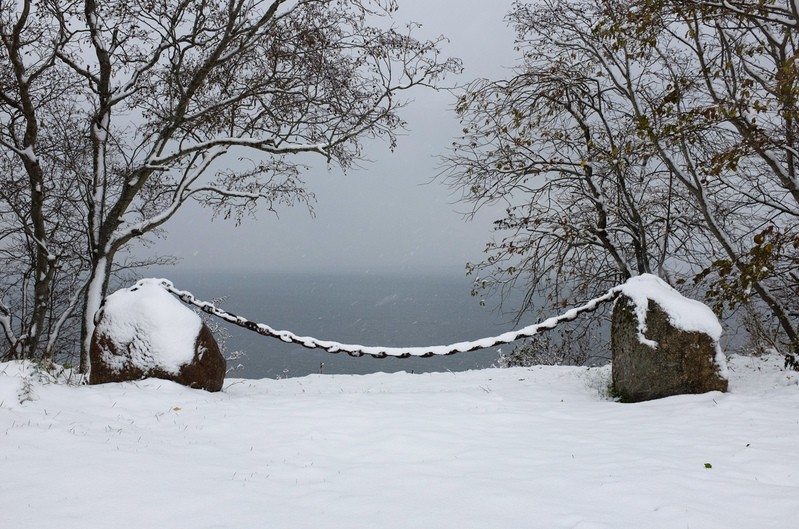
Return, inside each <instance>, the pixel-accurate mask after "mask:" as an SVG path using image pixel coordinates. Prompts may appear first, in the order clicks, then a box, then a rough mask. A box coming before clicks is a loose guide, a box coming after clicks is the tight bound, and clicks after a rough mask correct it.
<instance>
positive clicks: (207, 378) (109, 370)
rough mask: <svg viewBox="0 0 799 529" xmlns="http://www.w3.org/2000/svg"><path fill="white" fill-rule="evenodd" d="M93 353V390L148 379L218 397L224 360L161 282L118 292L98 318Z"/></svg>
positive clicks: (142, 283) (144, 282)
mask: <svg viewBox="0 0 799 529" xmlns="http://www.w3.org/2000/svg"><path fill="white" fill-rule="evenodd" d="M96 319H97V325H96V327H95V330H94V335H93V336H92V343H91V349H90V363H91V371H90V375H89V383H90V384H103V383H106V382H124V381H128V380H138V379H141V378H146V377H155V378H162V379H166V380H172V381H175V382H178V383H179V384H183V385H185V386H189V387H192V388H201V389H205V390H208V391H219V390H220V389H222V384H223V382H224V379H225V359H224V357H223V356H222V353H221V352H220V351H219V346H218V345H217V343H216V340H214V337H213V334H212V333H211V331H210V329H208V327H207V326H206V325H205V324H204V323H203V322H202V320H201V319H200V317H199V316H197V314H195V313H194V312H192V311H191V310H189V309H188V308H186V307H184V306H183V305H182V304H181V303H180V302H179V301H178V300H177V299H175V298H174V297H173V296H172V295H171V294H169V293H168V292H167V291H166V290H164V289H163V288H161V287H160V286H158V280H152V279H145V280H142V281H139V282H138V283H137V284H136V285H135V286H133V287H131V288H123V289H120V290H117V291H116V292H114V293H113V294H111V295H110V296H108V297H107V298H106V300H105V303H104V305H103V308H102V309H101V311H100V312H99V313H98V316H97V317H96Z"/></svg>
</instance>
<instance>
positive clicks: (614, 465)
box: [0, 356, 799, 529]
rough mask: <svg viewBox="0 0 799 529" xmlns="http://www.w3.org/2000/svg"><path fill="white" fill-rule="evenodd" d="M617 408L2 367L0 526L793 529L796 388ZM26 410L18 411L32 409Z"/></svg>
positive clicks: (456, 392) (734, 375)
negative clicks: (215, 389)
mask: <svg viewBox="0 0 799 529" xmlns="http://www.w3.org/2000/svg"><path fill="white" fill-rule="evenodd" d="M781 363H782V359H781V358H780V357H777V356H773V357H765V358H733V359H731V361H730V392H729V393H724V394H722V393H718V392H713V393H707V394H704V395H682V396H676V397H669V398H666V399H661V400H655V401H649V402H644V403H639V404H620V403H617V402H613V401H612V400H609V399H608V398H607V397H606V396H605V390H606V387H607V384H608V383H609V378H610V372H609V369H608V368H607V367H604V368H593V369H591V368H578V367H534V368H512V369H487V370H482V371H468V372H461V373H428V374H422V375H412V374H407V373H395V374H384V373H378V374H372V375H361V376H357V375H312V376H308V377H302V378H290V379H284V380H271V379H265V380H243V379H234V380H228V381H227V383H226V386H225V388H224V390H223V391H222V392H220V393H213V394H212V393H207V392H204V391H199V390H191V389H188V388H185V387H183V386H179V385H177V384H174V383H172V382H166V381H161V380H145V381H140V382H136V383H123V384H107V385H101V386H68V385H64V384H53V383H48V380H50V379H49V378H48V377H46V376H37V375H36V372H35V370H34V369H33V368H32V367H31V366H30V365H27V364H20V363H6V364H0V401H1V402H2V404H0V447H1V448H2V449H1V450H0V470H2V476H3V479H2V483H3V485H1V486H0V491H2V494H0V513H2V519H3V526H4V527H15V528H22V529H25V528H31V529H32V528H37V529H38V528H40V527H54V526H57V527H59V528H60V529H72V528H80V529H85V528H86V527H105V526H107V525H108V524H109V521H112V523H113V525H114V527H115V528H117V529H128V528H131V529H132V528H135V529H140V528H142V527H172V528H184V527H185V528H192V529H211V528H222V527H270V528H275V529H283V528H285V529H301V528H314V529H316V528H325V529H339V528H342V529H344V528H346V529H354V528H369V529H372V528H375V527H379V528H381V529H395V528H396V529H408V528H436V529H447V528H453V529H455V528H457V529H469V528H475V529H477V528H479V529H486V528H493V527H501V528H503V529H513V528H524V529H528V528H545V529H559V528H581V529H587V528H607V529H610V528H613V529H623V528H635V529H638V528H642V527H646V528H648V529H657V528H664V529H665V528H669V529H671V528H677V527H679V528H683V527H701V528H704V529H716V528H717V529H751V528H753V527H757V528H758V529H784V528H786V527H792V526H794V524H795V522H796V520H797V518H798V517H799V500H797V498H799V466H798V465H797V464H796V462H797V461H799V443H797V442H796V440H797V439H799V421H797V414H796V410H797V409H799V383H798V382H799V376H797V373H791V372H785V371H782V370H781V369H780V367H781ZM20 401H22V402H20Z"/></svg>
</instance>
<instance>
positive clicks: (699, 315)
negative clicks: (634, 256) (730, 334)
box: [620, 274, 729, 378]
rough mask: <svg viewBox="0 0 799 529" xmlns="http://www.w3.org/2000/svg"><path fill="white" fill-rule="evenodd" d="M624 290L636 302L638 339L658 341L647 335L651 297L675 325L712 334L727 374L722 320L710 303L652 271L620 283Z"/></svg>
mask: <svg viewBox="0 0 799 529" xmlns="http://www.w3.org/2000/svg"><path fill="white" fill-rule="evenodd" d="M620 290H621V293H622V294H624V295H625V296H627V297H628V298H629V299H630V300H631V301H632V302H633V305H635V313H636V317H637V318H638V321H639V327H638V339H639V341H640V342H641V343H644V344H647V345H649V346H650V347H657V342H654V341H653V340H650V339H648V338H646V337H645V336H644V333H645V332H646V313H647V310H648V308H649V301H650V300H652V301H654V302H655V303H657V304H658V305H659V306H660V308H662V309H663V311H664V312H665V313H666V314H667V315H668V317H669V322H670V323H671V324H672V325H673V326H674V327H676V328H678V329H681V330H683V331H687V332H701V333H704V334H707V335H708V336H710V338H711V339H712V340H713V341H714V342H715V344H716V357H715V361H716V364H717V365H718V366H719V375H720V376H722V377H723V378H728V375H729V373H728V371H727V366H726V360H725V358H724V354H723V352H722V351H721V346H720V345H719V340H720V339H721V331H722V329H721V323H720V322H719V319H718V318H717V317H716V315H715V314H714V313H713V311H712V310H710V307H708V306H707V305H705V304H704V303H702V302H700V301H696V300H693V299H689V298H686V297H684V296H683V295H682V294H680V293H679V292H677V291H676V290H674V289H673V288H672V287H671V286H669V285H668V283H666V282H665V281H663V280H662V279H660V278H659V277H657V276H655V275H652V274H642V275H640V276H636V277H632V278H630V279H628V280H627V282H626V283H624V285H622V286H621V287H620Z"/></svg>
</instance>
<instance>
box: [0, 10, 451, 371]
mask: <svg viewBox="0 0 799 529" xmlns="http://www.w3.org/2000/svg"><path fill="white" fill-rule="evenodd" d="M0 1H2V2H4V3H7V2H6V0H0ZM396 8H397V5H396V3H395V2H394V1H393V0H376V1H366V0H363V1H361V0H297V1H293V2H289V1H286V0H269V1H267V0H158V1H155V2H153V1H150V0H147V1H144V0H141V1H139V0H133V1H128V0H124V1H123V0H114V1H107V2H97V1H96V0H85V1H84V0H48V1H44V2H39V3H33V2H31V1H30V0H23V1H21V2H13V3H12V4H11V5H9V6H8V7H6V6H3V13H4V17H6V19H7V20H8V22H6V23H5V24H4V27H3V34H4V39H6V37H5V35H6V34H9V35H12V37H11V39H10V40H9V42H12V43H13V41H14V40H13V34H14V33H15V32H16V33H17V34H19V35H20V36H21V37H20V38H18V39H17V40H18V41H19V45H18V46H17V47H18V48H19V52H20V57H21V60H20V65H19V67H18V68H17V67H16V66H14V64H15V63H14V61H13V60H12V59H11V53H10V52H9V54H8V59H6V57H4V62H5V63H11V65H12V67H11V68H9V67H8V66H7V65H6V64H4V65H3V66H4V67H5V68H8V69H10V70H13V71H14V72H16V71H17V70H19V72H20V73H19V74H17V75H16V84H15V85H13V86H16V87H20V89H19V90H17V91H15V92H13V93H8V97H7V98H4V104H6V105H7V108H9V109H11V110H8V112H17V113H20V112H19V111H17V110H14V109H15V108H16V107H14V106H13V105H17V106H19V105H22V103H20V100H21V99H24V94H23V90H22V87H25V86H28V87H30V88H28V91H29V92H32V93H39V92H42V93H44V94H47V93H49V94H51V96H50V97H46V96H44V95H43V96H41V97H40V98H39V99H38V100H36V99H34V100H32V101H31V102H30V104H28V105H27V107H25V108H29V109H30V112H28V113H27V114H26V113H25V112H23V114H24V116H25V119H26V120H27V121H26V122H32V123H35V122H42V121H44V120H47V119H51V120H55V119H56V118H57V119H58V120H59V121H62V122H65V123H67V125H66V128H67V129H69V131H70V137H71V138H73V141H74V144H66V143H64V142H63V141H62V142H61V143H59V147H56V148H57V149H61V150H62V151H63V152H61V153H58V154H57V155H54V156H53V158H54V159H57V160H58V162H52V161H51V162H50V163H52V164H53V166H52V167H48V168H45V169H43V170H44V171H52V172H53V179H54V180H57V181H58V185H60V186H63V187H64V188H66V189H67V190H68V191H69V192H70V193H77V194H78V200H76V201H74V202H73V200H72V199H71V198H70V205H73V204H74V206H75V208H76V211H77V212H78V214H77V216H76V217H70V218H69V219H65V218H61V217H59V216H58V215H56V216H55V217H54V220H52V221H51V222H52V230H51V231H52V232H53V233H60V231H59V230H62V229H64V228H65V227H67V226H69V227H68V228H67V229H69V230H72V229H76V228H79V229H77V230H76V231H77V232H78V234H77V237H78V238H79V239H80V240H81V243H82V244H83V245H84V246H83V248H85V249H84V250H83V251H82V252H77V254H78V255H79V256H82V258H83V259H85V260H86V263H81V264H80V265H79V266H78V265H76V267H77V268H79V269H80V272H81V274H82V276H81V277H82V280H83V282H84V283H85V288H83V289H82V292H83V293H84V295H83V299H82V301H81V314H82V316H81V319H82V331H81V336H82V337H81V344H82V346H81V349H82V358H81V367H82V369H83V370H84V371H85V370H86V369H87V367H88V363H87V354H88V345H89V341H90V338H91V334H92V332H93V328H94V321H93V318H94V314H95V312H96V310H97V309H98V308H99V306H100V303H101V300H102V298H103V296H104V295H105V293H106V290H107V288H108V283H109V278H110V277H111V274H112V271H113V270H114V266H115V265H114V263H115V262H116V260H117V258H118V255H119V253H120V252H122V251H124V249H125V248H127V247H128V246H129V245H130V244H131V243H132V242H135V241H137V240H140V239H141V237H142V236H144V235H145V234H147V233H150V232H152V231H153V230H156V229H158V228H159V227H161V226H162V225H163V224H164V223H165V222H167V221H168V220H169V219H170V218H171V217H172V216H173V215H174V214H175V212H176V211H177V210H178V209H179V208H180V207H181V206H183V205H184V204H185V203H186V202H187V201H189V200H198V201H200V202H201V203H202V204H204V205H207V206H209V207H211V208H213V209H214V211H216V212H217V213H221V214H223V215H225V216H237V215H241V214H245V213H246V212H248V211H253V210H254V209H255V208H260V209H266V210H271V209H274V208H276V207H278V206H279V205H281V204H283V205H291V204H295V203H303V202H307V201H308V200H309V199H310V198H311V195H310V193H309V191H308V190H307V189H306V187H305V184H304V182H303V180H302V178H301V173H302V172H303V170H304V167H305V164H306V163H307V162H308V160H310V157H312V156H317V157H321V158H323V159H324V160H326V161H327V162H328V163H330V164H337V165H339V166H341V167H344V168H347V167H349V166H350V165H351V164H352V163H353V161H354V160H356V159H358V158H359V157H360V156H361V149H362V142H363V140H364V139H367V138H383V139H385V140H387V141H388V143H389V144H390V145H391V146H392V147H393V146H394V144H395V141H396V137H395V132H396V131H397V129H399V128H401V127H402V126H403V122H402V120H401V119H400V117H399V115H398V114H397V111H398V109H400V108H401V107H402V106H403V105H404V100H403V99H402V97H401V95H400V94H401V93H402V92H404V91H406V90H408V89H411V88H413V87H416V86H431V85H433V84H435V83H436V82H437V81H438V80H439V79H440V78H441V76H443V75H444V74H446V73H447V72H450V71H453V70H455V69H457V68H458V63H457V61H454V60H450V59H444V58H442V57H440V56H439V53H438V49H437V47H438V42H439V41H438V40H434V41H420V40H417V39H416V38H414V37H413V35H412V29H413V27H412V26H411V27H408V28H407V30H405V31H400V30H398V29H395V28H393V27H381V26H378V25H377V24H378V23H379V22H380V20H381V19H382V18H384V17H386V16H388V15H390V14H391V13H392V12H393V11H395V10H396ZM6 28H10V30H7V29H6ZM6 40H8V39H6ZM6 48H9V46H8V45H7V46H6ZM11 48H13V46H11ZM31 54H32V56H33V57H35V58H36V60H31V59H26V57H29V56H31ZM15 68H16V69H15ZM39 70H41V71H42V72H43V73H37V72H38V71H39ZM45 74H46V75H45ZM4 86H9V85H4ZM54 87H57V88H54ZM4 90H5V88H4ZM55 96H57V97H55ZM65 102H66V103H65ZM65 105H66V108H64V106H65ZM25 108H23V110H25ZM28 114H29V116H28ZM12 136H13V138H12V139H11V140H7V141H5V142H4V144H3V146H4V148H6V149H7V150H8V151H9V152H10V153H11V154H10V156H11V157H14V156H15V157H16V160H17V161H16V163H17V164H18V165H20V164H21V165H23V166H24V167H25V169H26V171H27V173H31V172H32V171H33V173H34V175H35V171H34V170H33V169H34V168H35V167H34V166H35V165H36V162H38V163H39V165H43V161H44V158H43V157H42V155H41V151H42V150H43V149H44V148H45V146H46V144H45V143H44V141H43V140H42V139H39V140H36V141H30V140H29V138H31V137H32V136H30V135H28V136H25V135H22V136H20V134H19V132H17V131H14V133H13V134H12ZM48 147H49V146H48ZM61 162H63V163H61ZM29 167H30V168H31V169H29ZM30 178H33V177H29V179H30ZM37 189H39V188H38V187H37V185H36V182H35V181H34V180H31V181H30V184H28V183H26V184H25V185H24V186H22V188H21V193H22V194H23V195H25V194H27V196H28V197H35V196H36V193H38V191H37ZM42 189H44V190H45V192H47V191H49V192H50V194H51V195H53V196H62V195H63V192H64V191H62V190H60V188H46V186H43V187H42ZM70 196H72V195H71V194H70ZM28 202H30V204H31V205H30V206H29V207H28V209H29V212H26V213H24V215H23V216H24V217H25V218H26V219H31V220H30V221H29V222H32V223H34V224H35V222H38V221H36V220H34V218H37V217H39V216H42V217H44V218H49V217H47V216H45V215H43V214H42V215H40V214H39V212H38V211H39V210H38V209H37V207H38V206H37V205H36V204H35V203H34V201H33V200H31V199H30V198H28V201H27V202H25V203H28ZM7 203H9V204H18V203H21V201H20V199H19V198H14V197H11V198H10V199H9V200H8V201H7ZM40 231H41V230H39V231H37V228H36V227H35V225H34V226H33V235H32V236H31V238H32V239H34V240H35V241H36V244H37V246H38V247H40V248H41V249H42V250H41V252H42V259H44V262H45V264H39V261H40V260H41V259H39V260H34V261H33V262H35V263H36V266H38V267H40V269H37V270H36V272H35V279H34V280H35V281H37V283H36V284H37V285H38V281H40V279H39V278H42V277H45V276H46V275H47V274H48V273H51V269H53V266H52V259H51V260H48V258H47V257H48V256H55V257H57V255H56V254H54V253H53V252H51V251H50V249H49V247H50V242H49V239H48V238H47V237H46V235H47V234H46V233H43V232H42V233H40ZM79 260H80V259H77V261H79ZM47 263H50V264H47ZM46 283H47V284H50V285H51V284H52V280H50V281H49V282H46ZM46 294H47V293H43V294H42V296H44V297H46ZM43 299H44V298H43Z"/></svg>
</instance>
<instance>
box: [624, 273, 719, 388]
mask: <svg viewBox="0 0 799 529" xmlns="http://www.w3.org/2000/svg"><path fill="white" fill-rule="evenodd" d="M664 285H665V284H664ZM667 288H670V287H667ZM675 294H676V291H673V290H672V291H671V292H670V295H672V296H673V295H675ZM676 295H677V296H679V294H676ZM634 297H635V296H633V297H630V296H628V295H626V294H624V293H623V294H622V295H620V296H619V299H618V300H617V301H616V306H615V307H614V309H613V316H612V323H611V341H612V345H611V346H612V354H613V366H612V372H613V375H612V376H613V387H614V390H615V392H616V393H617V394H618V395H619V397H620V398H621V400H622V401H624V402H640V401H644V400H651V399H658V398H661V397H668V396H671V395H679V394H686V393H705V392H708V391H727V379H726V365H725V363H724V358H723V355H722V354H721V351H720V349H719V344H718V338H716V337H713V336H711V335H710V334H708V333H706V332H703V331H701V330H686V329H685V328H679V327H676V326H675V325H674V324H673V320H674V319H675V318H674V315H673V314H669V312H668V311H667V310H666V309H664V307H663V306H661V304H659V303H658V302H656V301H655V300H653V299H646V298H645V300H646V302H647V305H646V306H645V309H644V310H641V309H642V307H641V304H642V302H643V301H642V299H640V297H638V299H633V298H634ZM682 299H683V300H685V298H682ZM685 301H687V302H690V303H694V304H698V305H701V304H699V303H698V302H694V301H691V300H685ZM664 304H665V305H667V306H668V305H669V303H664ZM702 307H704V305H702ZM669 309H671V310H673V308H672V307H669ZM708 311H709V309H708ZM642 314H644V315H645V316H644V318H645V321H643V322H642V321H640V320H641V315H642ZM701 316H702V317H704V318H707V316H706V314H704V313H703V314H702V315H701ZM683 317H686V318H688V319H690V317H691V314H688V315H685V314H683ZM697 319H700V318H697ZM719 334H720V332H719Z"/></svg>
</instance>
